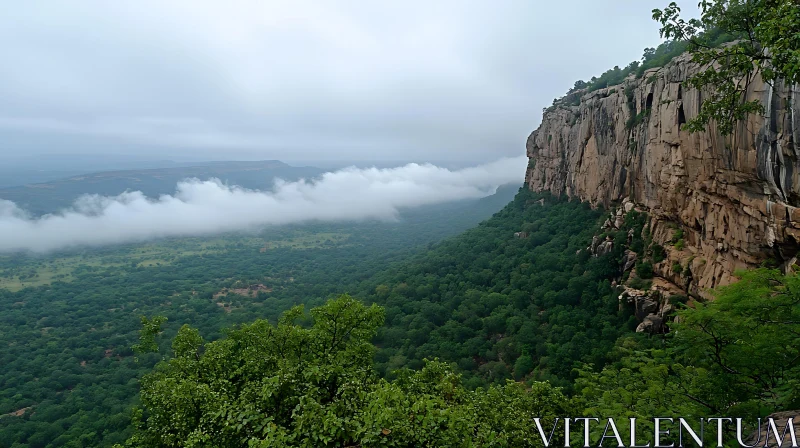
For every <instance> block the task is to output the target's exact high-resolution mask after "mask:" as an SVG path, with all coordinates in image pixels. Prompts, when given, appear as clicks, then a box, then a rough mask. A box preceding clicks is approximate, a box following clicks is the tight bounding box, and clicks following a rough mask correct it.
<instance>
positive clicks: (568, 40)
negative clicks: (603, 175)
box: [0, 0, 696, 164]
mask: <svg viewBox="0 0 800 448" xmlns="http://www.w3.org/2000/svg"><path fill="white" fill-rule="evenodd" d="M6 3H8V5H4V9H3V14H0V54H2V55H3V63H2V64H0V98H2V99H3V101H1V102H0V140H2V141H3V142H4V145H3V146H2V147H0V159H2V157H3V156H11V155H14V154H18V153H19V152H20V148H23V147H24V149H25V150H26V151H28V152H39V153H42V152H44V153H54V152H59V153H62V154H64V153H73V154H74V153H76V152H78V153H83V152H84V151H87V150H86V149H85V148H87V147H89V146H91V147H93V148H94V149H92V150H91V151H93V152H96V153H102V154H110V153H111V154H113V153H114V152H115V151H116V152H119V151H123V149H120V148H122V147H125V148H128V149H124V150H125V151H130V152H135V153H137V154H148V155H157V156H158V157H159V158H161V157H164V156H165V153H164V151H165V149H164V148H166V151H167V154H168V155H169V156H170V157H173V156H176V155H182V156H184V157H187V158H194V159H208V158H213V159H217V160H220V159H228V160H229V159H237V158H238V159H242V158H244V159H251V160H252V159H282V160H287V159H291V160H295V161H297V160H305V161H308V162H310V163H312V164H313V162H314V161H315V160H319V159H320V158H325V159H328V158H330V157H331V154H335V155H336V156H337V157H339V158H342V159H345V160H399V159H401V158H402V160H415V161H445V160H454V159H456V160H459V161H463V160H467V161H470V162H473V161H474V162H475V163H479V162H482V161H489V160H493V159H494V158H496V157H500V156H515V155H517V154H520V153H522V152H523V147H524V142H525V138H526V137H527V135H528V134H529V133H530V132H531V131H532V130H533V128H534V127H535V126H536V124H537V122H538V121H539V119H540V117H541V110H542V107H545V106H548V105H550V102H551V101H552V99H553V98H554V97H556V96H560V95H562V94H563V93H564V92H565V91H566V90H567V89H568V88H569V87H571V86H572V84H573V82H574V81H576V80H577V79H579V78H582V79H588V78H590V77H591V76H593V75H599V74H601V73H602V72H603V71H605V70H606V69H608V68H611V67H613V66H614V65H620V66H624V65H625V64H627V63H628V62H630V61H632V60H634V59H637V58H639V57H640V56H641V52H642V49H643V48H644V47H645V46H653V45H657V44H658V42H659V40H660V39H659V35H658V26H657V24H656V22H654V21H652V20H651V19H650V16H651V12H650V11H651V10H652V9H653V8H656V7H663V6H665V4H666V3H668V2H666V1H665V0H615V1H606V2H603V1H600V2H598V1H596V0H564V1H559V2H545V1H531V0H497V1H492V2H488V1H485V0H437V1H435V2H431V1H427V0H402V1H377V2H376V1H374V0H269V1H263V0H230V1H224V2H223V1H213V0H171V1H166V2H165V1H160V0H136V1H129V0H121V1H107V0H81V1H79V2H76V1H74V0H49V1H47V2H46V5H47V7H46V8H45V7H42V2H37V1H35V0H33V1H21V2H6ZM681 3H682V6H691V2H689V5H684V3H687V2H681ZM695 3H696V2H695ZM159 123H166V125H162V124H159ZM42 134H44V135H48V136H50V137H52V139H51V140H50V141H51V142H53V143H52V144H40V142H39V139H42V138H43V137H41V135H42ZM9 136H13V141H12V139H10V138H9ZM62 137H68V138H69V141H67V140H65V139H64V138H62ZM97 142H102V144H99V143H97ZM26 143H27V144H26ZM23 145H24V146H23ZM123 145H125V146H123ZM131 145H137V147H136V148H135V149H130V146H131Z"/></svg>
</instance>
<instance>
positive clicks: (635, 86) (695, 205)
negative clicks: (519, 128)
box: [526, 55, 800, 296]
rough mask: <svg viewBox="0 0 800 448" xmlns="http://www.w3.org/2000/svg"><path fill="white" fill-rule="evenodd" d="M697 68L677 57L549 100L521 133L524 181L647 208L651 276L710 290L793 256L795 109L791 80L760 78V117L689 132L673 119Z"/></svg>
mask: <svg viewBox="0 0 800 448" xmlns="http://www.w3.org/2000/svg"><path fill="white" fill-rule="evenodd" d="M698 70H699V67H698V66H696V65H695V64H693V63H692V62H691V61H690V59H689V57H688V55H684V56H681V57H678V58H676V59H675V60H673V61H672V62H670V63H669V64H668V65H666V66H665V67H663V68H660V69H652V70H649V71H648V72H646V73H645V74H644V76H642V77H641V78H638V79H636V78H635V77H633V76H631V77H629V78H627V79H626V80H625V82H624V83H623V84H621V85H618V86H614V87H609V88H606V89H602V90H597V91H594V92H590V93H582V92H579V93H578V95H577V96H580V99H579V101H578V98H577V96H575V97H574V98H569V97H568V98H567V99H565V100H563V101H561V102H560V103H558V104H556V105H555V106H554V107H551V108H549V109H548V110H547V111H546V112H545V114H544V117H543V120H542V124H541V126H540V127H539V129H537V130H536V131H534V132H533V133H532V134H531V136H530V137H529V138H528V142H527V153H528V157H529V159H530V162H529V165H528V170H527V174H526V183H527V184H528V186H529V187H530V188H531V189H533V190H536V191H542V190H549V191H550V192H552V193H554V194H556V195H566V196H569V197H574V198H579V199H580V200H582V201H588V202H590V203H592V204H593V205H595V206H604V207H608V208H610V209H611V210H612V212H613V211H615V210H620V211H619V213H624V212H625V210H624V209H623V202H624V203H625V204H626V205H625V207H627V208H628V209H630V208H635V209H637V210H641V211H644V212H647V213H648V215H649V216H650V221H649V231H650V235H651V236H652V239H653V241H654V242H655V243H658V244H660V245H661V246H663V247H664V249H665V252H666V254H665V258H664V259H663V261H659V262H658V263H656V264H655V265H654V271H655V273H656V275H657V277H661V278H662V279H666V280H668V281H669V282H671V283H672V284H674V285H677V286H679V287H680V288H681V289H682V290H684V291H687V292H689V293H690V294H692V295H698V296H708V289H709V288H713V287H716V286H720V285H724V284H726V283H729V282H730V281H731V280H732V274H733V272H734V271H735V270H738V269H741V268H751V267H757V266H759V265H761V264H762V263H763V262H764V261H766V260H774V261H775V262H777V263H778V264H782V265H783V266H784V268H786V267H790V266H792V265H793V264H794V262H795V260H796V255H797V252H798V248H800V244H799V243H798V241H800V209H798V208H796V207H798V206H800V146H798V145H795V142H800V107H798V104H797V103H798V101H797V100H798V87H797V86H786V85H782V84H781V83H778V84H776V85H774V86H771V85H767V84H766V83H764V82H763V81H761V80H759V79H757V80H756V81H755V82H753V83H752V84H751V85H750V86H749V89H748V92H747V96H748V99H759V100H761V101H763V104H764V105H765V108H766V114H765V115H766V116H752V117H750V118H749V119H748V120H747V121H746V122H741V123H740V124H739V125H738V127H737V129H736V131H735V132H734V134H733V135H731V136H726V137H723V136H721V135H720V134H719V133H718V132H716V131H715V129H714V127H713V125H712V126H710V127H709V128H708V129H707V132H699V133H693V134H690V133H688V132H686V131H683V130H681V125H682V124H683V123H685V122H686V120H688V119H691V118H693V117H694V116H696V114H697V112H698V110H699V107H700V104H701V103H702V100H703V94H702V92H700V91H697V90H694V89H689V88H687V87H685V86H683V85H682V82H683V81H685V80H686V79H687V77H689V76H691V75H692V74H694V73H697V71H698ZM629 202H632V204H633V206H631V205H628V203H629ZM615 216H616V215H615ZM610 221H611V222H610V223H609V222H607V225H614V222H613V221H614V219H612V220H610ZM617 221H618V219H617Z"/></svg>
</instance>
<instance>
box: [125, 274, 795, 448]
mask: <svg viewBox="0 0 800 448" xmlns="http://www.w3.org/2000/svg"><path fill="white" fill-rule="evenodd" d="M679 314H680V317H681V318H682V322H681V323H679V324H675V326H674V329H675V330H676V331H675V332H673V336H671V337H670V338H668V339H667V340H666V341H665V342H666V344H664V345H663V346H662V347H659V348H646V345H649V344H647V341H645V340H639V341H637V340H636V338H623V339H621V340H620V344H618V346H617V347H616V348H615V350H614V354H613V355H612V356H613V357H615V358H616V359H615V361H614V362H613V363H612V364H611V365H609V366H607V367H606V368H604V369H603V370H602V371H600V372H597V371H595V370H593V369H592V368H591V366H588V365H584V366H583V367H581V368H579V369H577V370H578V371H579V372H580V374H581V376H580V378H579V379H578V380H577V382H576V385H577V387H576V393H575V394H574V395H573V396H572V397H567V396H565V395H564V394H562V392H561V391H560V390H558V389H557V388H553V387H552V386H551V385H550V384H549V383H547V382H529V383H528V384H526V385H523V384H521V383H515V382H512V381H508V382H506V383H505V384H504V385H502V386H500V385H491V386H489V387H487V388H478V389H476V390H474V391H472V390H469V389H467V388H464V386H463V384H462V381H461V377H460V375H458V374H456V373H455V372H454V371H453V369H452V367H451V366H448V365H447V364H446V363H442V362H439V361H436V360H434V361H426V362H425V363H424V365H423V366H422V367H421V368H420V369H419V370H417V371H411V370H408V369H401V370H400V371H399V372H397V374H396V379H395V380H392V381H388V380H385V379H379V377H378V376H377V375H376V374H375V373H374V371H373V369H372V366H371V358H372V356H373V354H374V353H375V348H374V347H373V345H372V344H370V342H369V340H370V338H372V337H373V336H374V335H375V333H376V331H377V328H378V326H379V325H380V324H381V323H382V322H383V321H384V312H383V310H382V309H381V308H379V307H377V306H376V305H374V304H373V305H372V306H370V307H366V306H365V305H363V304H361V303H360V302H358V301H355V300H353V299H352V298H350V297H348V296H341V297H339V298H338V299H335V300H331V301H329V302H328V303H327V304H325V305H324V306H322V307H319V308H316V309H314V310H312V312H311V315H312V322H313V323H312V324H311V325H310V326H309V325H308V323H307V322H306V325H305V326H304V325H300V324H297V323H296V322H297V321H302V320H303V317H304V316H303V314H302V309H301V308H295V309H292V310H291V311H289V312H287V313H286V314H285V315H284V317H283V318H281V320H280V321H279V322H278V325H277V326H273V325H270V324H269V323H268V322H266V321H263V320H259V321H256V322H254V323H252V324H249V325H244V326H242V327H241V328H238V329H234V330H231V331H230V332H229V333H228V336H227V337H226V338H225V339H222V340H219V341H216V342H213V343H208V344H206V343H204V341H203V339H202V337H201V336H200V334H199V333H198V332H197V331H196V330H194V329H192V328H191V327H188V326H184V327H182V328H181V329H180V331H179V332H178V335H177V337H176V338H175V339H174V340H173V342H172V353H173V355H172V357H171V359H169V360H168V361H164V362H161V363H160V364H159V365H158V366H157V368H156V369H155V370H154V371H153V372H152V373H150V374H148V375H146V376H145V377H144V378H143V379H142V405H143V407H142V408H141V409H138V410H137V411H136V412H135V415H136V418H135V425H136V428H137V430H136V432H135V434H134V436H133V437H132V438H131V439H130V440H129V441H128V444H129V445H130V446H137V447H138V446H145V447H178V446H215V447H239V446H251V447H268V446H293V447H294V446H296V447H316V446H360V447H364V448H366V447H377V446H394V447H411V446H442V447H490V446H509V447H511V446H513V447H530V446H541V445H542V443H541V442H540V440H541V438H540V437H544V435H540V433H539V432H538V428H537V426H536V425H535V424H534V419H535V418H537V417H538V418H541V419H542V420H543V422H544V423H543V425H542V427H543V428H546V429H547V430H549V429H550V428H552V427H553V426H552V425H553V421H554V420H553V419H554V417H565V416H569V417H578V416H586V417H601V418H603V419H607V418H614V419H615V420H616V421H617V422H618V427H619V429H620V431H621V434H623V435H627V434H630V433H631V431H630V429H629V418H632V417H633V418H638V419H639V423H638V424H637V431H638V434H639V436H640V437H643V438H644V440H650V441H652V438H651V434H653V431H654V428H653V417H656V416H658V417H672V418H676V419H677V417H682V418H684V419H686V420H687V421H689V422H693V421H697V418H700V417H706V418H708V417H712V416H714V417H716V416H720V415H724V416H734V417H743V418H745V422H746V423H745V425H744V427H743V430H744V433H745V434H747V433H749V432H750V431H751V430H752V429H753V423H754V422H755V421H756V420H755V419H756V417H759V416H763V415H766V414H767V413H769V412H772V411H774V410H776V409H788V408H792V407H794V406H798V405H800V394H798V391H800V388H798V381H800V365H799V364H798V362H797V361H798V357H800V343H798V342H797V335H798V331H800V278H798V277H796V276H790V277H784V276H780V275H779V274H777V273H775V272H772V271H766V270H762V271H756V272H752V273H748V274H745V275H744V279H743V281H742V282H741V283H739V284H737V285H734V286H730V287H727V288H724V289H723V290H722V291H721V292H720V296H719V299H718V300H717V301H716V302H712V303H709V304H705V305H699V304H698V305H696V308H695V309H692V308H684V309H682V310H681V311H680V312H679ZM157 332H158V326H157V325H155V326H146V327H145V330H143V334H142V337H143V339H144V340H152V339H153V338H154V337H155V336H156V335H157ZM764 353H769V354H770V356H769V357H767V358H765V357H763V356H761V355H762V354H764ZM673 423H674V422H673ZM585 424H586V425H588V424H589V423H585ZM665 426H666V427H665ZM662 428H663V429H667V430H669V429H670V428H669V425H668V424H666V422H664V423H663V426H662ZM695 429H697V428H695ZM734 431H735V428H734V426H733V425H728V426H727V428H724V432H725V433H726V434H723V435H722V438H723V439H726V440H732V439H733V437H735V432H734ZM587 432H588V433H589V435H590V436H589V437H590V440H591V444H590V445H584V446H602V445H599V443H601V442H602V441H603V437H604V436H605V435H606V434H605V431H604V425H603V423H600V424H596V425H595V426H594V427H593V428H592V427H591V426H590V427H589V429H588V431H587ZM697 433H699V434H700V437H703V438H704V442H706V443H708V444H709V445H711V444H712V443H713V442H712V441H716V439H717V434H716V430H715V429H709V430H708V431H700V430H697ZM545 434H547V432H545ZM609 435H610V434H609ZM623 437H624V436H623ZM678 437H679V432H678V431H677V430H676V431H672V432H671V433H669V432H667V433H666V434H664V435H663V436H662V437H661V441H662V443H661V444H660V446H673V445H674V444H675V443H677V442H678V440H676V439H677V438H678ZM570 440H572V441H573V443H576V442H575V441H582V440H583V427H582V425H580V424H575V425H574V427H573V430H572V432H571V437H570ZM625 441H627V438H626V439H625ZM550 443H552V444H553V446H563V445H560V444H561V443H564V442H563V429H562V430H561V431H560V432H555V431H554V437H553V439H552V440H551V441H550ZM581 443H582V442H581ZM640 443H644V441H642V442H640ZM651 443H652V442H651ZM649 445H650V443H648V444H647V445H642V446H649ZM765 445H766V441H765ZM572 446H574V445H572Z"/></svg>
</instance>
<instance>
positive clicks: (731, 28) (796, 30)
mask: <svg viewBox="0 0 800 448" xmlns="http://www.w3.org/2000/svg"><path fill="white" fill-rule="evenodd" d="M699 6H700V9H701V15H700V18H698V19H689V20H685V19H683V18H682V17H681V9H680V8H679V7H678V5H677V4H676V3H675V2H673V3H670V5H669V6H668V7H666V8H665V9H663V10H661V9H655V10H653V19H654V20H656V21H658V22H659V23H661V36H662V37H665V38H667V39H674V40H678V41H685V42H688V44H689V46H688V48H687V49H688V51H689V52H690V53H691V55H692V60H693V61H694V62H696V63H698V64H700V65H701V66H702V67H703V68H704V69H703V71H701V72H699V73H697V74H696V75H694V76H691V77H690V78H689V79H688V80H687V84H688V85H689V86H691V87H694V88H696V89H701V90H703V92H704V94H708V96H707V97H706V98H704V101H703V104H702V105H701V108H700V111H699V113H698V115H697V116H696V117H695V118H693V119H692V120H689V121H688V122H687V123H686V124H685V125H684V127H685V129H687V130H689V131H691V132H695V131H702V130H705V129H706V126H707V125H708V124H709V123H710V122H712V121H713V122H714V123H715V124H716V127H717V129H718V130H719V132H720V133H722V134H723V135H728V134H731V133H732V132H733V130H734V127H735V125H736V123H737V122H738V121H741V120H743V119H744V118H746V117H747V116H748V115H749V114H753V113H763V111H764V105H763V104H761V102H760V101H758V100H751V101H748V100H747V98H746V95H745V94H746V92H747V88H748V86H749V85H750V84H751V83H752V82H753V80H754V79H756V77H758V76H760V77H761V78H762V79H763V80H764V81H765V82H767V83H773V82H775V81H777V80H783V81H784V82H786V83H789V84H796V83H798V82H800V4H798V2H797V1H796V0H702V1H700V3H699ZM720 35H726V36H727V37H726V38H725V39H722V40H723V41H726V40H730V39H734V40H733V42H731V43H729V44H725V45H722V46H720V45H718V43H719V36H720Z"/></svg>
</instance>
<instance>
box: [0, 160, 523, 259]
mask: <svg viewBox="0 0 800 448" xmlns="http://www.w3.org/2000/svg"><path fill="white" fill-rule="evenodd" d="M526 162H527V158H525V157H516V158H505V159H500V160H498V161H496V162H492V163H489V164H484V165H479V166H475V167H470V168H464V169H461V170H448V169H445V168H441V167H437V166H434V165H431V164H423V165H420V164H408V165H405V166H401V167H397V168H388V169H378V168H366V169H358V168H347V169H343V170H340V171H335V172H329V173H325V174H323V175H322V176H321V178H319V179H317V180H313V181H309V180H300V181H297V182H285V181H277V182H276V184H275V187H274V188H273V190H272V191H256V190H248V189H244V188H240V187H236V186H228V185H224V184H222V183H221V182H220V181H218V180H207V181H200V180H197V179H188V180H185V181H183V182H180V183H178V185H177V189H176V192H175V194H173V195H163V196H161V197H159V198H157V199H152V198H147V197H146V196H145V195H144V194H142V193H141V192H139V191H134V192H126V193H123V194H121V195H119V196H113V197H107V196H99V195H87V196H83V197H81V198H79V199H78V200H77V201H76V202H75V204H74V205H73V207H72V208H70V209H68V210H64V211H62V212H60V213H56V214H50V215H44V216H42V217H39V218H32V217H30V216H28V215H27V214H26V213H25V212H24V211H23V210H21V209H20V208H19V207H18V206H17V205H16V204H14V203H13V202H10V201H5V200H0V252H13V251H33V252H47V251H52V250H58V249H64V248H69V247H74V246H99V245H107V244H117V243H128V242H137V241H144V240H149V239H154V238H163V237H172V236H196V235H209V234H215V233H222V232H231V231H240V230H253V229H258V228H260V227H263V226H266V225H282V224H291V223H299V222H304V221H311V220H320V221H354V220H364V219H383V220H388V219H395V218H396V217H397V215H398V210H399V209H401V208H404V207H415V206H420V205H426V204H436V203H442V202H447V201H453V200H458V199H467V198H480V197H484V196H488V195H490V194H493V193H494V191H495V190H496V188H497V187H498V186H499V185H503V184H506V183H510V182H519V180H520V179H521V177H522V172H523V170H524V167H525V164H526Z"/></svg>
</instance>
